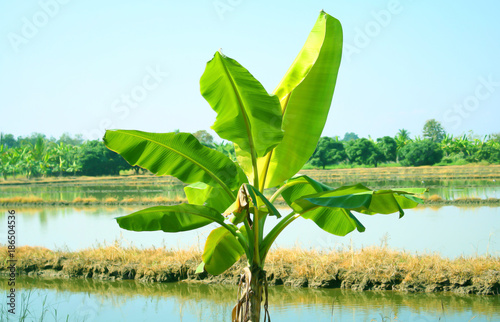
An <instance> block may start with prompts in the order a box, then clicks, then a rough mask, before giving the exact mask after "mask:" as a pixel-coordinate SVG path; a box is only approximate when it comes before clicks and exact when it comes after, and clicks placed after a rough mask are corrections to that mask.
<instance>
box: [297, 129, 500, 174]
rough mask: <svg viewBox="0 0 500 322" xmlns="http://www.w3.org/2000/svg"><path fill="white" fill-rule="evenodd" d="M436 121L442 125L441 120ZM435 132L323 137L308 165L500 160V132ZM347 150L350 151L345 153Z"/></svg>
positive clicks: (467, 162)
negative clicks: (475, 133) (462, 133)
mask: <svg viewBox="0 0 500 322" xmlns="http://www.w3.org/2000/svg"><path fill="white" fill-rule="evenodd" d="M436 123H437V125H439V126H440V124H439V122H436ZM427 132H429V131H427ZM353 134H354V133H346V135H345V136H348V135H349V137H354V136H357V135H355V134H354V135H353ZM432 135H434V136H432ZM432 135H431V134H425V135H424V139H421V138H420V137H416V138H415V139H411V138H410V133H409V132H408V131H407V130H405V129H401V130H399V132H398V133H397V134H396V136H395V137H394V138H392V137H390V136H384V137H382V138H378V139H377V140H376V141H374V140H372V139H371V138H370V139H366V138H357V139H353V138H351V139H350V140H349V141H346V140H342V141H338V140H337V137H336V138H330V137H322V138H321V139H320V141H319V144H318V148H317V150H316V151H315V154H314V155H313V156H312V157H311V159H310V160H309V162H308V163H307V164H306V166H305V169H312V168H319V167H322V168H323V169H325V168H336V169H343V168H353V167H377V166H422V165H440V166H442V165H465V164H469V163H480V164H484V165H487V164H500V135H499V134H491V135H487V136H485V137H484V138H482V139H479V138H478V137H476V136H475V135H473V134H472V133H469V134H467V135H462V136H459V137H453V136H452V135H449V134H444V135H443V136H441V132H439V133H438V134H432ZM439 140H440V141H439ZM325 142H335V143H336V144H335V145H332V144H326V143H325ZM341 145H342V146H341ZM344 151H345V153H346V154H343V152H344Z"/></svg>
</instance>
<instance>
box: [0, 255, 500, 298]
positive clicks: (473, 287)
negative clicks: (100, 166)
mask: <svg viewBox="0 0 500 322" xmlns="http://www.w3.org/2000/svg"><path fill="white" fill-rule="evenodd" d="M0 254H1V255H0V260H1V261H2V263H3V264H2V266H0V273H1V274H3V275H8V273H9V271H8V262H7V261H6V259H7V256H8V253H7V248H6V247H5V246H2V248H1V249H0ZM16 259H17V264H16V268H17V272H18V273H21V274H28V275H31V276H40V277H63V278H93V279H101V280H120V279H133V280H138V281H142V282H176V281H181V280H185V281H190V282H202V283H221V284H236V283H237V281H238V280H239V274H240V273H241V269H242V268H243V267H244V266H245V262H244V260H240V261H239V262H238V263H237V264H236V265H234V266H233V267H232V268H230V269H229V270H228V271H226V272H225V273H224V274H222V275H219V276H210V275H208V274H206V273H203V274H199V275H198V274H195V270H196V267H197V266H198V264H199V263H200V262H201V251H199V250H193V249H192V250H175V251H174V250H167V249H162V248H160V249H145V250H141V249H137V248H122V247H120V246H108V247H102V248H92V249H86V250H82V251H77V252H62V251H52V250H49V249H46V248H40V247H27V246H25V247H19V248H17V249H16ZM266 271H267V278H268V281H269V283H270V284H271V285H288V286H295V287H313V288H342V289H353V290H395V291H406V292H437V291H450V292H455V293H462V294H483V295H492V294H499V293H500V258H498V257H490V256H482V257H471V258H457V259H447V258H442V257H440V256H438V255H430V254H427V255H413V254H409V253H406V252H396V251H393V250H390V249H386V248H376V247H370V248H366V249H362V250H359V251H332V252H318V251H306V250H302V249H276V250H274V251H273V252H272V253H270V254H269V256H268V259H267V264H266Z"/></svg>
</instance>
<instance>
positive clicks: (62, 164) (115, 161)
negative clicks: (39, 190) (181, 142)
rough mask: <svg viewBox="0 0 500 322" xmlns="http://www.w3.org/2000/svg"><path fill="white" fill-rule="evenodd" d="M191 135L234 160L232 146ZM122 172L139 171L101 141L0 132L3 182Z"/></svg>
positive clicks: (202, 135)
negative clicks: (18, 179) (16, 136)
mask: <svg viewBox="0 0 500 322" xmlns="http://www.w3.org/2000/svg"><path fill="white" fill-rule="evenodd" d="M194 135H195V136H197V137H199V140H200V142H201V143H202V144H203V145H205V146H207V147H209V148H212V149H214V150H216V151H219V152H221V153H223V154H225V155H226V156H228V157H230V158H231V159H232V160H235V158H236V156H235V152H234V146H233V144H232V143H229V142H222V143H216V142H214V141H213V138H212V136H211V135H210V134H209V133H208V132H207V131H204V130H201V131H198V132H196V133H194ZM121 171H128V172H131V171H133V172H135V173H136V174H138V173H139V172H141V169H140V168H139V167H131V166H130V165H129V164H128V163H127V162H126V161H125V160H124V159H123V158H122V157H121V156H120V155H118V154H117V153H115V152H113V151H110V150H109V149H107V148H106V147H105V145H104V143H103V142H102V141H97V140H94V141H84V140H83V138H82V136H81V135H76V136H75V138H72V137H71V135H69V134H67V133H65V134H63V135H62V136H61V137H60V138H59V139H58V140H56V139H55V138H50V139H47V138H46V137H45V135H43V134H40V133H33V134H32V135H31V136H28V137H18V138H17V139H15V138H14V136H13V135H12V134H3V133H0V176H1V177H2V178H3V179H4V180H7V178H9V179H10V180H12V179H15V178H17V177H25V178H28V179H32V178H42V177H43V178H45V177H52V176H57V177H66V176H104V175H118V174H120V172H121ZM142 172H143V173H144V172H145V171H144V170H143V171H142Z"/></svg>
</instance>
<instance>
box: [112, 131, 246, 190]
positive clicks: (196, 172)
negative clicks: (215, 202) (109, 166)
mask: <svg viewBox="0 0 500 322" xmlns="http://www.w3.org/2000/svg"><path fill="white" fill-rule="evenodd" d="M104 144H105V145H106V146H107V147H108V148H109V149H110V150H113V151H115V152H117V153H119V154H120V155H121V156H122V157H123V158H124V159H125V160H127V162H128V163H130V164H131V165H133V166H134V165H138V166H140V167H142V168H145V169H148V170H149V171H151V172H153V173H155V174H156V175H159V176H161V175H171V176H174V177H176V178H178V179H179V180H181V181H182V182H184V183H188V184H189V183H196V182H204V183H206V184H208V185H210V186H214V187H220V188H221V189H223V190H224V191H225V192H226V193H227V194H228V196H232V197H236V194H235V193H234V192H233V190H236V189H238V188H239V187H240V185H241V184H242V183H245V182H248V181H247V179H246V176H245V174H244V173H243V170H241V168H240V167H239V166H238V165H237V164H236V163H234V162H233V161H231V160H230V159H229V158H228V157H226V156H225V155H224V154H223V153H220V152H217V151H215V150H212V149H210V148H207V147H205V146H203V145H202V144H201V143H200V142H199V141H198V140H197V139H196V138H195V137H194V136H193V135H191V134H189V133H148V132H141V131H134V130H108V131H106V134H105V136H104Z"/></svg>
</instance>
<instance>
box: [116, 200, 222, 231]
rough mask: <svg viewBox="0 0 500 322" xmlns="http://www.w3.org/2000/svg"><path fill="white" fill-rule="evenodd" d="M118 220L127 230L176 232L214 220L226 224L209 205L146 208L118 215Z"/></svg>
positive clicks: (194, 227) (198, 226) (201, 225)
mask: <svg viewBox="0 0 500 322" xmlns="http://www.w3.org/2000/svg"><path fill="white" fill-rule="evenodd" d="M116 221H117V222H118V225H119V226H120V227H121V228H123V229H127V230H132V231H156V230H163V231H164V232H169V233H175V232H179V231H187V230H192V229H197V228H200V227H203V226H206V225H208V224H210V223H213V222H216V223H219V224H224V217H223V216H222V215H221V214H220V213H219V212H218V211H217V210H215V209H212V208H209V207H205V206H198V205H190V204H180V205H175V206H156V207H150V208H146V209H143V210H139V211H137V212H134V213H132V214H130V215H126V216H122V217H118V218H116ZM221 228H223V227H221ZM224 229H225V228H224Z"/></svg>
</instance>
